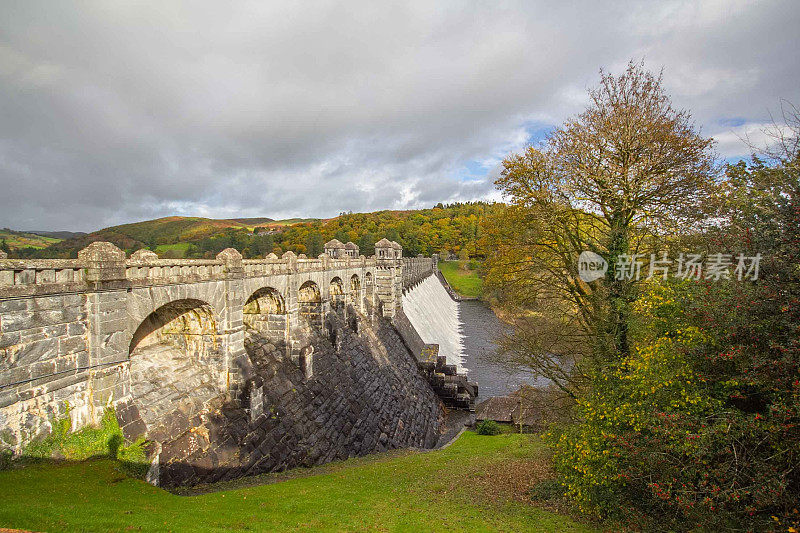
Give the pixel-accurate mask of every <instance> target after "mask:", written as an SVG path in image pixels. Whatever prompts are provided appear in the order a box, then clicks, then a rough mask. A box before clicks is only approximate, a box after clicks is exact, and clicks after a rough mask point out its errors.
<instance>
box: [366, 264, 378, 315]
mask: <svg viewBox="0 0 800 533" xmlns="http://www.w3.org/2000/svg"><path fill="white" fill-rule="evenodd" d="M374 292H375V279H374V278H373V276H372V272H367V273H366V274H364V299H365V300H366V301H367V311H368V312H371V311H372V300H373V298H374Z"/></svg>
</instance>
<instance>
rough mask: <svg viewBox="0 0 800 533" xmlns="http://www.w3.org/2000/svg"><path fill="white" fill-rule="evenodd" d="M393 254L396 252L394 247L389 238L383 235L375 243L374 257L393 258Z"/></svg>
mask: <svg viewBox="0 0 800 533" xmlns="http://www.w3.org/2000/svg"><path fill="white" fill-rule="evenodd" d="M401 251H402V249H401ZM395 254H396V251H395V248H394V246H393V245H392V241H390V240H389V239H387V238H385V237H384V238H383V239H381V240H379V241H378V242H376V243H375V258H376V259H394V258H395Z"/></svg>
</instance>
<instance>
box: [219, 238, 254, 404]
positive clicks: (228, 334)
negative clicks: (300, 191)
mask: <svg viewBox="0 0 800 533" xmlns="http://www.w3.org/2000/svg"><path fill="white" fill-rule="evenodd" d="M217 261H222V269H223V274H224V279H223V283H224V287H225V310H224V311H223V313H222V316H221V317H220V320H221V324H220V325H219V327H220V329H221V331H220V332H219V333H220V335H221V336H222V340H223V342H222V345H223V347H224V352H225V358H224V359H225V368H224V369H221V370H222V372H220V376H221V378H220V379H225V382H224V383H220V385H221V386H226V387H227V388H228V391H229V393H230V395H231V397H232V398H234V399H236V398H239V396H240V393H241V392H242V390H243V388H244V380H245V379H246V375H245V374H246V368H247V367H248V364H247V352H246V351H245V349H244V306H243V303H244V298H245V296H246V295H245V294H244V263H243V259H242V254H240V253H239V252H238V251H237V250H235V249H233V248H226V249H225V250H222V251H221V252H220V253H218V254H217ZM223 376H224V378H223Z"/></svg>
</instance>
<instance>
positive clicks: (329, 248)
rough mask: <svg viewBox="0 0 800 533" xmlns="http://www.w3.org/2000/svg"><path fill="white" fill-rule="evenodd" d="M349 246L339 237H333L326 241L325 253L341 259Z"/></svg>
mask: <svg viewBox="0 0 800 533" xmlns="http://www.w3.org/2000/svg"><path fill="white" fill-rule="evenodd" d="M346 252H347V248H346V247H345V245H344V244H342V241H340V240H339V239H331V240H329V241H328V242H326V243H325V253H326V254H327V255H328V256H330V257H332V258H333V259H341V258H343V257H345V256H346Z"/></svg>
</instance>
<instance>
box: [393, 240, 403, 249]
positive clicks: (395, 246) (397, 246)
mask: <svg viewBox="0 0 800 533" xmlns="http://www.w3.org/2000/svg"><path fill="white" fill-rule="evenodd" d="M392 248H394V249H395V250H402V249H403V247H402V246H400V243H399V242H397V241H392Z"/></svg>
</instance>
